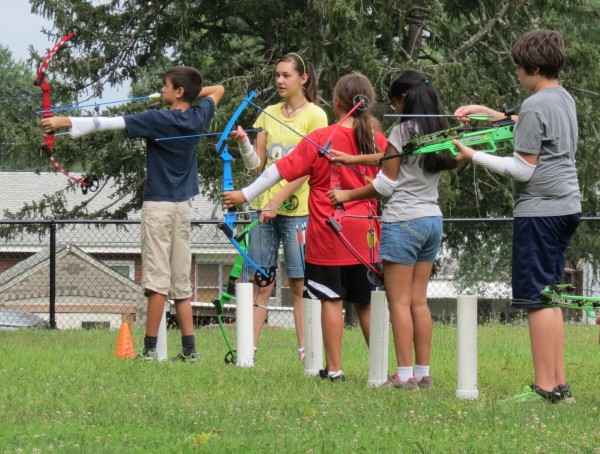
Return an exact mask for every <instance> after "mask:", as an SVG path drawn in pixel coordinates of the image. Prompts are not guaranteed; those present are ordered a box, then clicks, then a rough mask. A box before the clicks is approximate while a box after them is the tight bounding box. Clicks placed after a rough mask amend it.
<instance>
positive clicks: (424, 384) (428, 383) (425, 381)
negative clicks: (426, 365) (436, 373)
mask: <svg viewBox="0 0 600 454" xmlns="http://www.w3.org/2000/svg"><path fill="white" fill-rule="evenodd" d="M417 385H419V389H427V388H433V377H432V376H431V375H425V376H424V377H423V378H421V380H418V381H417Z"/></svg>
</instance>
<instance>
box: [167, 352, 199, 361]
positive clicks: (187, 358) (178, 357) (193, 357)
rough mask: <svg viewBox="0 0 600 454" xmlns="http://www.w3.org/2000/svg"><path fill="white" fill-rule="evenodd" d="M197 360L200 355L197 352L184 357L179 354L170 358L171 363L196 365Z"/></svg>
mask: <svg viewBox="0 0 600 454" xmlns="http://www.w3.org/2000/svg"><path fill="white" fill-rule="evenodd" d="M199 360H200V353H198V352H192V353H190V354H189V355H184V354H183V352H181V353H178V354H177V355H175V356H173V358H171V361H176V362H177V361H179V362H183V363H197V362H198V361H199Z"/></svg>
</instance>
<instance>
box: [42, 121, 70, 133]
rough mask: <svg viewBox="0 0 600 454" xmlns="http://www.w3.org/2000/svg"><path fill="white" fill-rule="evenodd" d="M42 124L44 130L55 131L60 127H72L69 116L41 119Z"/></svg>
mask: <svg viewBox="0 0 600 454" xmlns="http://www.w3.org/2000/svg"><path fill="white" fill-rule="evenodd" d="M40 126H41V127H42V129H43V130H44V132H53V131H56V130H57V129H60V128H70V127H71V119H70V118H69V117H48V118H42V119H41V120H40Z"/></svg>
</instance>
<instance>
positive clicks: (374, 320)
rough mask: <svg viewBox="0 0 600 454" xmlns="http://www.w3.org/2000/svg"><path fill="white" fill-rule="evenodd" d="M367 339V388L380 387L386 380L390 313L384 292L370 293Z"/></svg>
mask: <svg viewBox="0 0 600 454" xmlns="http://www.w3.org/2000/svg"><path fill="white" fill-rule="evenodd" d="M370 333H371V334H370V339H369V379H368V382H367V384H368V385H369V386H381V385H383V384H384V383H385V382H386V381H387V379H388V354H389V340H390V312H389V310H388V305H387V299H386V297H385V292H382V291H373V292H371V328H370Z"/></svg>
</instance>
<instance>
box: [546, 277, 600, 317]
mask: <svg viewBox="0 0 600 454" xmlns="http://www.w3.org/2000/svg"><path fill="white" fill-rule="evenodd" d="M574 289H575V288H574V287H573V285H571V284H560V285H549V286H547V287H545V288H544V290H542V295H541V296H542V301H543V302H544V305H545V306H547V307H564V308H565V309H575V310H580V311H586V312H587V316H588V318H596V317H597V315H596V314H597V312H600V298H599V297H593V296H580V295H573V294H571V293H570V292H572V291H573V290H574Z"/></svg>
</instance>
